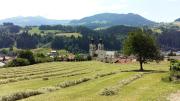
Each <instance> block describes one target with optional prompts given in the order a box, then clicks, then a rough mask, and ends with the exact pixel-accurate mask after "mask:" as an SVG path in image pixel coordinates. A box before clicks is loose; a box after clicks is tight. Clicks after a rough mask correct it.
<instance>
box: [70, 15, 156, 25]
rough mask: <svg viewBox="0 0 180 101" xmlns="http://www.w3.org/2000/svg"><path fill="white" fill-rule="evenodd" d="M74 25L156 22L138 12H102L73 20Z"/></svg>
mask: <svg viewBox="0 0 180 101" xmlns="http://www.w3.org/2000/svg"><path fill="white" fill-rule="evenodd" d="M70 24H72V25H84V26H87V27H89V28H99V27H100V28H101V27H111V26H115V25H126V26H146V25H154V24H155V22H153V21H150V20H148V19H146V18H144V17H142V16H140V15H138V14H133V13H128V14H116V13H102V14H97V15H93V16H89V17H85V18H82V19H80V20H73V21H71V22H70Z"/></svg>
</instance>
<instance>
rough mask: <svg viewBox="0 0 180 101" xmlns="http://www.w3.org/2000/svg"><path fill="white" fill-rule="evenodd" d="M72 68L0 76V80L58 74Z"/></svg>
mask: <svg viewBox="0 0 180 101" xmlns="http://www.w3.org/2000/svg"><path fill="white" fill-rule="evenodd" d="M72 68H73V67H68V68H67V67H64V68H50V69H46V70H44V71H36V72H30V73H26V74H14V75H8V74H6V75H0V79H7V78H17V77H22V76H33V75H39V74H46V73H52V72H60V71H64V70H70V69H72Z"/></svg>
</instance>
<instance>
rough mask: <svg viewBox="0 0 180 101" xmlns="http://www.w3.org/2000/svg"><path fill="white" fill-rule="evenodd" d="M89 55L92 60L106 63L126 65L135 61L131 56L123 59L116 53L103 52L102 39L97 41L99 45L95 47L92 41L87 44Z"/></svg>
mask: <svg viewBox="0 0 180 101" xmlns="http://www.w3.org/2000/svg"><path fill="white" fill-rule="evenodd" d="M89 55H90V56H91V57H92V59H94V60H98V61H102V62H106V63H128V62H133V61H136V58H135V57H133V56H130V57H125V56H123V55H121V54H119V53H118V52H117V51H107V50H105V49H104V44H103V40H102V39H99V43H98V44H97V45H96V44H95V41H94V39H91V41H90V44H89Z"/></svg>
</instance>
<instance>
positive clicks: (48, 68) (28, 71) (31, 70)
mask: <svg viewBox="0 0 180 101" xmlns="http://www.w3.org/2000/svg"><path fill="white" fill-rule="evenodd" d="M66 67H74V65H72V66H62V67H61V66H58V65H56V66H49V67H47V68H42V69H34V68H33V69H30V70H26V72H21V73H20V72H19V73H17V72H15V71H12V72H13V73H7V72H3V73H1V75H0V78H6V76H8V75H9V76H10V77H11V76H12V77H13V76H14V75H18V74H20V76H22V74H28V73H30V74H29V75H31V74H32V73H34V74H35V73H36V72H37V73H39V72H41V73H43V72H48V71H50V70H53V71H55V70H54V69H57V70H58V69H61V68H66ZM24 68H25V67H24ZM27 68H29V67H27ZM38 68H39V67H38ZM3 76H4V77H3ZM7 78H8V77H7Z"/></svg>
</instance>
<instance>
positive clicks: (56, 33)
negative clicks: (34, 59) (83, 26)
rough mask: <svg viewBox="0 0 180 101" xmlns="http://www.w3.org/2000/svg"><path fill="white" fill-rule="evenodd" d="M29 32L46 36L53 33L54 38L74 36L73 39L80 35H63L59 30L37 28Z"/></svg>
mask: <svg viewBox="0 0 180 101" xmlns="http://www.w3.org/2000/svg"><path fill="white" fill-rule="evenodd" d="M29 32H30V33H31V34H34V33H36V34H41V35H43V34H48V33H53V34H55V35H56V36H66V37H71V36H74V37H78V36H79V37H81V36H82V35H81V34H80V33H75V32H74V33H64V32H62V31H61V30H40V29H39V27H32V29H31V30H29Z"/></svg>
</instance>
